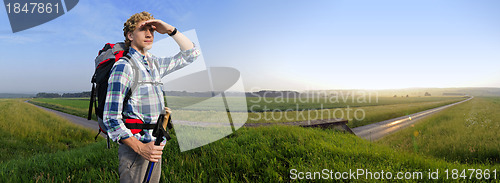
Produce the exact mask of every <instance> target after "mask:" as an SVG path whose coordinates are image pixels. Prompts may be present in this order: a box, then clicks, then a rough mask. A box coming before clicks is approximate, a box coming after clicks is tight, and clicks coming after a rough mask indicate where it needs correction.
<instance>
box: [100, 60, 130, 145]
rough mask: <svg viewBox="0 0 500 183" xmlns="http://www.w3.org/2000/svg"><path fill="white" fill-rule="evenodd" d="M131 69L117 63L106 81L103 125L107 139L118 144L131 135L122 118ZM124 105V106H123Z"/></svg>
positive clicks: (123, 62)
mask: <svg viewBox="0 0 500 183" xmlns="http://www.w3.org/2000/svg"><path fill="white" fill-rule="evenodd" d="M131 72H132V67H131V66H130V65H129V64H126V61H123V60H121V61H118V62H117V63H115V65H114V66H113V68H112V69H111V73H110V76H109V80H108V89H107V94H106V103H105V104H104V113H103V123H104V126H105V128H106V129H105V130H106V131H107V132H108V135H109V137H110V138H111V139H112V140H113V141H115V142H119V141H120V140H122V139H127V138H129V137H132V136H133V134H132V132H131V131H130V129H128V128H127V127H125V123H124V121H123V117H122V111H123V106H124V103H123V102H124V101H123V100H124V99H125V95H126V93H127V91H128V89H129V88H130V86H131V82H132V79H131V78H132V77H133V76H132V74H131ZM125 105H126V104H125Z"/></svg>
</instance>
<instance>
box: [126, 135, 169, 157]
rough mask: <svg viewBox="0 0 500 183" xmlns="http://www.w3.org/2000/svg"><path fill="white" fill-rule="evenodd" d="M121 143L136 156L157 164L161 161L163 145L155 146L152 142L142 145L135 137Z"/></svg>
mask: <svg viewBox="0 0 500 183" xmlns="http://www.w3.org/2000/svg"><path fill="white" fill-rule="evenodd" d="M121 142H122V143H124V144H126V145H128V146H129V147H130V148H132V149H133V150H134V151H135V152H136V153H137V154H139V155H141V156H142V157H144V159H146V160H148V161H151V162H158V160H159V159H161V155H162V154H163V152H162V150H163V148H164V147H165V144H161V145H159V146H155V144H154V142H149V143H147V144H144V143H142V142H141V141H139V140H137V139H136V138H135V137H130V138H126V139H123V140H121Z"/></svg>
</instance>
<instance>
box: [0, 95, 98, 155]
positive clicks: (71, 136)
mask: <svg viewBox="0 0 500 183" xmlns="http://www.w3.org/2000/svg"><path fill="white" fill-rule="evenodd" d="M0 111H1V113H0V144H2V147H1V148H0V162H4V161H7V160H10V159H18V158H25V157H30V156H32V155H34V154H39V153H53V152H57V151H60V150H69V149H74V148H79V147H82V146H85V145H87V144H89V143H91V142H93V141H94V138H93V136H94V132H92V131H90V130H88V129H85V128H82V127H79V126H77V125H74V124H72V123H69V122H68V121H67V120H66V119H63V118H61V117H59V116H57V115H55V114H52V113H47V112H45V111H43V110H42V109H39V108H37V107H35V106H33V105H31V104H28V103H25V102H23V100H21V99H0Z"/></svg>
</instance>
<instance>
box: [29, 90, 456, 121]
mask: <svg viewBox="0 0 500 183" xmlns="http://www.w3.org/2000/svg"><path fill="white" fill-rule="evenodd" d="M228 98H229V99H228V100H231V98H230V97H228ZM205 99H206V98H200V97H168V98H167V101H168V103H170V104H172V103H173V104H179V103H195V102H194V101H195V100H196V101H207V100H205ZM459 100H463V98H459V97H414V98H401V97H399V98H394V97H378V98H376V99H375V98H371V99H370V98H368V97H367V98H355V99H349V100H346V101H345V102H344V101H343V100H341V99H340V101H339V100H335V99H329V100H326V98H321V99H320V98H315V99H300V100H299V99H283V98H258V97H248V98H247V107H245V108H247V109H249V111H250V112H249V113H248V119H247V120H246V122H247V123H277V122H293V121H307V120H316V119H331V118H344V119H348V120H349V124H348V125H349V126H350V127H357V126H362V125H366V124H370V123H374V122H379V121H383V120H387V119H392V118H396V117H400V116H404V115H408V114H412V113H416V112H420V111H423V110H427V109H431V108H435V107H439V106H443V105H447V104H450V103H454V102H457V101H459ZM235 101H237V100H235ZM328 101H329V102H328ZM31 102H32V103H35V104H37V105H41V106H45V107H48V108H52V109H55V110H59V111H62V112H65V113H69V114H74V115H77V116H80V117H87V113H88V103H89V102H88V99H46V98H39V99H34V100H31ZM214 105H215V104H214V102H202V103H201V104H200V105H196V106H195V107H192V108H191V109H189V107H187V108H188V109H187V110H175V107H173V109H174V113H175V118H176V119H179V120H186V121H205V122H221V121H226V120H227V117H226V114H225V108H222V109H224V110H216V109H217V107H213V106H214ZM218 108H220V107H218ZM236 108H238V109H241V107H236ZM217 111H219V112H217ZM256 111H261V112H256ZM232 112H233V113H232V114H231V115H232V116H233V118H238V117H240V116H241V117H240V118H245V119H246V115H247V113H246V112H234V111H232ZM202 114H204V115H202ZM94 119H95V117H94Z"/></svg>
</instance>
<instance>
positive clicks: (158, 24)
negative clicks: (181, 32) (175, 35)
mask: <svg viewBox="0 0 500 183" xmlns="http://www.w3.org/2000/svg"><path fill="white" fill-rule="evenodd" d="M145 25H151V27H152V28H153V29H154V30H156V31H157V32H158V33H160V34H165V33H167V34H170V33H172V32H173V31H174V29H175V27H174V26H171V25H170V24H167V23H165V22H164V21H162V20H160V19H152V20H146V21H144V22H143V23H142V24H141V25H140V26H139V27H142V26H145Z"/></svg>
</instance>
